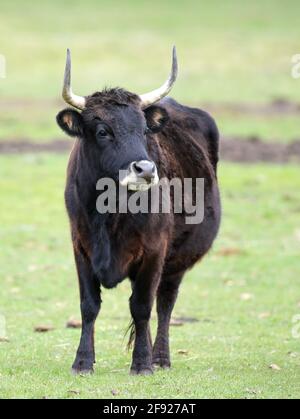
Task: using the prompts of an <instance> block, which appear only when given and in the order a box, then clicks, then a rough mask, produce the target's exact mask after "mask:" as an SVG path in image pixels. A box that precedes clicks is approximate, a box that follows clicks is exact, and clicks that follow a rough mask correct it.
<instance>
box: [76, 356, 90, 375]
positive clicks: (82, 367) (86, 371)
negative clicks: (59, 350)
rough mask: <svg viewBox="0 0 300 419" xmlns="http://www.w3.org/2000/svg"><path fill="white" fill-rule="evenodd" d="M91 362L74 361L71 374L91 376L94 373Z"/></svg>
mask: <svg viewBox="0 0 300 419" xmlns="http://www.w3.org/2000/svg"><path fill="white" fill-rule="evenodd" d="M93 365H94V363H93V361H91V360H83V359H82V360H79V361H75V362H74V364H73V366H72V374H74V375H91V374H93V373H94V368H93Z"/></svg>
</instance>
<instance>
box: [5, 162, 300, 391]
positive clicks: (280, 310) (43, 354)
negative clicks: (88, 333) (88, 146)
mask: <svg viewBox="0 0 300 419" xmlns="http://www.w3.org/2000/svg"><path fill="white" fill-rule="evenodd" d="M66 160H67V157H63V156H60V157H57V156H49V155H40V156H34V155H27V156H23V157H1V158H0V188H1V198H0V200H1V202H0V205H1V211H2V216H1V221H2V223H1V237H0V269H1V271H0V274H1V280H2V288H3V289H4V291H5V292H2V293H1V295H0V312H1V313H2V315H4V316H5V318H6V322H7V337H8V338H9V342H2V343H0V365H1V367H0V374H1V375H0V397H10V398H11V397H39V398H40V397H50V398H51V397H60V398H78V397H84V398H86V397H87V398H89V397H101V398H104V397H114V396H113V395H112V393H115V394H116V396H115V397H120V398H128V397H129V398H141V397H150V398H151V397H155V398H158V397H201V398H202V397H204V398H206V397H235V398H255V397H257V398H269V397H271V398H278V397H288V398H296V397H300V380H299V378H300V351H299V339H298V340H297V339H295V338H293V336H292V327H293V324H292V318H293V316H294V315H296V314H298V313H299V311H300V306H299V304H300V286H299V276H300V266H299V250H300V230H299V226H300V197H299V192H298V191H299V188H300V178H299V175H298V174H299V168H298V167H293V166H289V167H285V168H281V167H275V166H273V167H272V166H247V165H243V166H240V165H228V164H223V165H222V166H221V169H220V182H221V187H222V196H223V206H224V213H223V225H222V229H221V233H220V237H219V239H218V240H217V242H216V244H215V247H214V250H213V251H212V252H211V253H210V254H209V256H208V257H207V258H206V259H205V261H204V262H203V263H202V264H201V265H198V266H197V267H196V268H195V269H194V270H193V271H191V272H190V273H189V274H188V275H187V277H186V279H185V281H184V283H183V286H182V290H181V294H180V297H179V300H178V303H177V306H176V309H175V313H174V316H175V317H182V316H184V317H194V318H196V319H198V320H199V322H197V323H187V324H184V325H183V326H181V327H172V328H171V345H172V357H173V369H172V370H170V371H167V372H164V371H158V372H157V373H156V374H155V375H154V376H153V377H147V378H143V377H130V376H129V375H128V370H129V364H130V354H128V353H127V352H126V350H125V346H126V340H123V336H124V331H125V329H126V327H127V325H128V323H129V320H130V316H129V309H128V298H129V296H130V288H129V284H128V283H127V282H124V283H123V284H122V285H121V286H120V287H118V288H117V289H116V290H112V291H107V290H104V293H103V294H104V295H103V301H104V302H103V307H102V312H101V315H100V317H99V320H98V323H97V328H96V329H97V339H96V349H97V354H98V356H97V361H98V362H97V364H96V371H95V374H94V376H92V377H74V376H72V375H71V374H70V366H71V363H72V361H73V357H74V355H75V351H76V349H77V348H76V345H77V343H78V339H79V330H71V329H66V328H65V324H66V322H67V320H68V319H69V318H70V317H75V318H78V317H79V298H78V291H77V280H76V275H75V271H74V264H73V258H72V251H71V243H70V239H69V232H68V223H67V218H66V215H65V210H64V204H63V183H64V172H65V165H66ZM41 324H46V325H52V326H53V327H54V328H55V329H54V331H52V332H48V333H45V334H38V333H34V331H33V330H34V327H35V326H37V325H41ZM154 324H155V315H154V320H153V326H154ZM180 351H187V353H185V354H182V353H180ZM271 364H276V365H278V366H279V367H280V368H281V370H280V371H276V370H272V369H270V368H269V366H270V365H271Z"/></svg>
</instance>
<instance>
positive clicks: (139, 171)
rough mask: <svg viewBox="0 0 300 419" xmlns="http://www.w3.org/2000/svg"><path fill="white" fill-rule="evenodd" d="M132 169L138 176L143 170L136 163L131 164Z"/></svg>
mask: <svg viewBox="0 0 300 419" xmlns="http://www.w3.org/2000/svg"><path fill="white" fill-rule="evenodd" d="M133 168H134V170H135V171H136V173H138V174H139V175H140V174H141V173H143V168H142V167H140V166H139V164H138V163H133Z"/></svg>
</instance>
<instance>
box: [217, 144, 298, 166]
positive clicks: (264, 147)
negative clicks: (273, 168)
mask: <svg viewBox="0 0 300 419" xmlns="http://www.w3.org/2000/svg"><path fill="white" fill-rule="evenodd" d="M220 157H221V160H228V161H233V162H239V163H257V162H267V163H281V164H284V163H300V140H297V141H294V142H292V143H290V144H281V143H274V142H264V141H262V140H260V139H259V138H247V139H242V138H224V139H222V141H221V152H220Z"/></svg>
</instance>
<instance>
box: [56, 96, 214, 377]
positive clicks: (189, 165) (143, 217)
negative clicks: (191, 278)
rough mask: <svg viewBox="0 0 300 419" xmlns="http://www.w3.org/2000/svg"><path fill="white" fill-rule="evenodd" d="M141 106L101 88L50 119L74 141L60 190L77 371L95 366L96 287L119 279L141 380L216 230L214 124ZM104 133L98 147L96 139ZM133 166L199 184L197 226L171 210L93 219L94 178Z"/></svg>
mask: <svg viewBox="0 0 300 419" xmlns="http://www.w3.org/2000/svg"><path fill="white" fill-rule="evenodd" d="M140 105H141V104H140V99H139V97H138V96H136V95H135V94H132V93H130V92H127V91H125V90H123V89H119V88H117V89H105V90H104V91H102V92H97V93H95V94H93V95H91V96H89V97H87V106H86V109H85V110H84V111H83V112H82V113H79V112H77V111H74V110H71V109H66V110H64V111H62V112H60V113H59V115H58V116H57V121H58V124H59V125H60V126H61V127H62V129H64V130H65V131H66V132H67V133H69V135H71V136H74V135H77V136H78V139H77V140H76V142H75V144H74V147H73V150H72V153H71V156H70V161H69V166H68V175H67V185H66V191H65V199H66V206H67V210H68V214H69V218H70V223H71V232H72V241H73V245H74V254H75V261H76V266H77V271H78V277H79V286H80V298H81V312H82V320H83V328H82V337H81V341H80V345H79V348H78V352H77V356H76V359H75V362H74V365H73V369H74V371H76V372H82V371H92V369H93V363H94V362H95V353H94V338H93V330H94V323H95V320H96V317H97V315H98V312H99V310H100V304H101V298H100V287H101V286H104V287H107V288H112V287H115V286H116V285H117V284H118V283H119V282H121V281H123V280H124V279H125V278H126V277H129V278H130V280H131V284H132V296H131V298H130V311H131V314H132V318H133V325H134V328H132V332H131V339H133V338H134V336H135V342H134V350H133V361H132V366H131V371H132V373H138V374H147V373H151V372H152V365H153V364H158V365H160V366H161V367H169V366H170V354H169V339H168V335H169V322H170V318H171V313H172V309H173V307H174V304H175V301H176V297H177V293H178V289H179V285H180V283H181V280H182V278H183V276H184V273H185V272H186V270H187V269H190V268H191V267H192V266H193V265H194V264H195V263H196V262H197V261H198V260H200V259H201V258H202V257H203V256H204V255H205V254H206V252H207V251H208V250H209V249H210V247H211V245H212V243H213V241H214V239H215V237H216V235H217V232H218V228H219V222H220V212H221V211H220V201H219V191H218V185H217V176H216V169H217V162H218V140H219V136H218V130H217V127H216V125H215V123H214V121H213V119H212V118H211V117H210V116H209V115H208V114H207V113H205V112H203V111H201V110H199V109H194V108H189V107H186V106H182V105H180V104H178V103H177V102H175V101H174V100H172V99H169V98H167V99H164V100H162V101H161V102H160V103H159V104H158V106H151V107H150V108H148V109H146V110H145V111H142V109H141V106H140ZM103 126H105V130H107V137H106V138H105V140H103V138H100V137H99V135H98V132H99V127H103ZM140 160H151V161H154V162H155V164H156V166H157V169H158V174H159V177H160V178H162V177H167V178H169V179H172V178H174V177H177V178H180V179H182V180H183V179H184V178H193V179H195V178H204V179H205V217H204V221H203V222H202V223H201V224H197V225H189V224H186V222H185V214H174V213H171V214H162V213H159V214H136V215H133V214H130V213H129V214H120V213H117V214H106V215H100V214H99V213H98V212H97V211H96V199H97V196H98V193H97V191H96V189H95V185H96V182H97V181H98V179H101V178H102V177H111V178H113V179H116V180H118V172H119V170H120V169H126V168H127V167H128V166H129V164H130V163H131V162H133V161H140ZM149 199H150V198H149ZM155 298H157V312H158V330H157V337H156V340H155V343H154V345H153V346H152V341H151V334H150V329H149V319H150V315H151V309H152V305H153V302H154V299H155ZM134 333H135V335H134Z"/></svg>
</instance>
